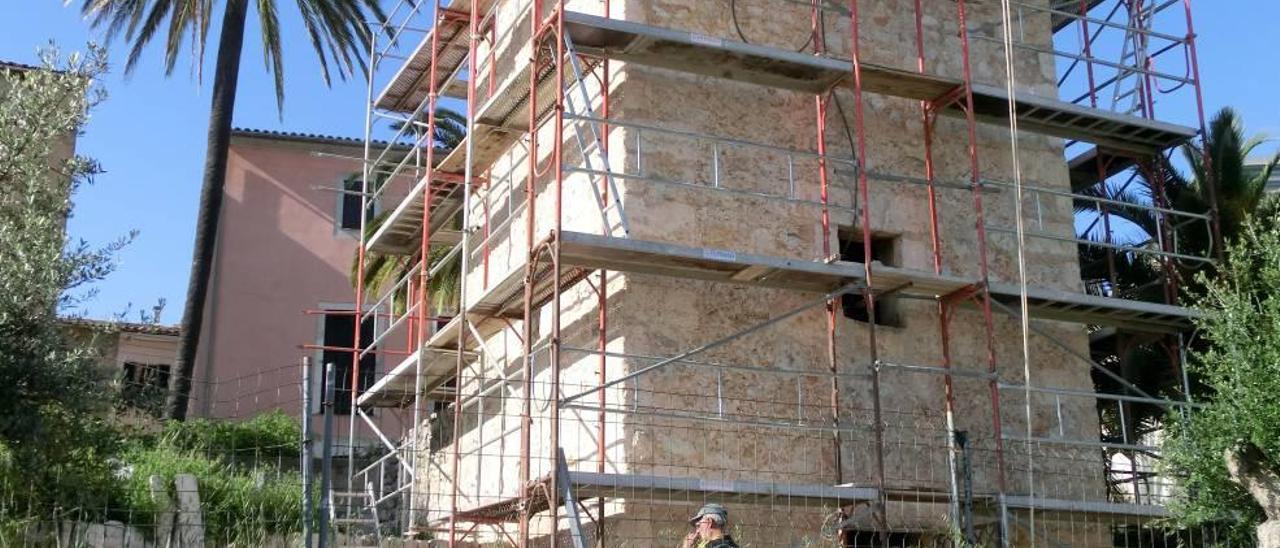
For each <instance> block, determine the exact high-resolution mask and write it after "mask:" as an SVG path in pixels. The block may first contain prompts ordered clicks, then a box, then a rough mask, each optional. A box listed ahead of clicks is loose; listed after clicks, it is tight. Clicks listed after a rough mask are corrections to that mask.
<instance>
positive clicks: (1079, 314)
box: [991, 283, 1202, 333]
mask: <svg viewBox="0 0 1280 548" xmlns="http://www.w3.org/2000/svg"><path fill="white" fill-rule="evenodd" d="M991 297H992V298H993V299H995V300H997V301H1000V302H1002V303H1004V304H1005V305H1006V306H1009V307H1010V308H1013V309H1017V308H1018V306H1019V303H1020V293H1019V291H1018V286H1017V285H1015V284H1010V283H992V284H991ZM1027 305H1028V308H1029V311H1030V314H1031V317H1032V318H1038V319H1044V320H1058V321H1065V322H1074V323H1083V324H1094V325H1107V326H1112V327H1118V328H1124V329H1129V330H1134V331H1141V332H1151V333H1173V332H1178V331H1184V330H1186V329H1189V328H1191V327H1192V320H1194V319H1196V318H1199V317H1201V316H1202V314H1201V313H1200V312H1198V311H1196V310H1195V309H1191V308H1186V307H1182V306H1172V305H1167V304H1160V303H1148V302H1143V301H1131V300H1126V299H1115V298H1111V297H1099V296H1096V295H1085V294H1081V293H1072V292H1069V291H1062V290H1057V289H1049V288H1044V287H1029V288H1027Z"/></svg>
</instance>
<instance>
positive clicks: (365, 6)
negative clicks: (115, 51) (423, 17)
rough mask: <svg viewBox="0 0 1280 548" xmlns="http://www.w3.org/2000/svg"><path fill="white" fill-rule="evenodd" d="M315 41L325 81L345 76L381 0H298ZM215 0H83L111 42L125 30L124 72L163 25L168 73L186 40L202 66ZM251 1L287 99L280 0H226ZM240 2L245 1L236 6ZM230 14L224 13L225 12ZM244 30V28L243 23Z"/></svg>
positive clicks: (361, 50) (358, 62) (359, 56)
mask: <svg viewBox="0 0 1280 548" xmlns="http://www.w3.org/2000/svg"><path fill="white" fill-rule="evenodd" d="M294 1H295V3H296V5H297V8H298V12H299V14H300V15H301V16H302V24H303V26H304V27H305V30H306V33H307V37H308V38H309V39H310V42H311V47H312V49H314V50H315V54H316V58H317V59H318V60H319V61H320V73H321V76H322V77H323V78H324V82H325V84H329V83H331V77H332V74H333V72H336V73H337V75H338V77H339V78H341V79H344V80H345V79H347V78H348V77H350V76H352V75H354V74H356V71H357V70H359V71H363V70H364V69H365V68H366V66H365V56H366V55H367V52H368V50H369V36H368V32H367V30H366V26H365V23H366V16H369V17H371V18H372V19H374V20H376V21H382V20H384V19H385V15H384V14H383V11H382V7H381V5H380V3H379V0H294ZM216 3H217V2H216V0H83V3H82V4H81V6H80V11H81V13H83V14H84V15H85V17H87V18H88V19H89V21H90V22H91V23H92V24H93V26H94V27H101V28H104V30H105V33H106V34H105V38H106V40H107V41H108V42H111V41H114V40H115V39H117V38H119V37H121V36H122V35H123V37H124V39H125V40H126V41H127V42H129V43H130V44H129V57H128V60H127V61H126V62H125V72H131V71H133V70H134V69H135V68H136V67H137V65H138V61H139V60H141V58H142V52H143V51H144V50H145V49H146V46H147V45H148V44H150V43H151V41H152V40H153V39H155V38H156V36H157V34H158V33H159V32H160V31H161V29H162V28H163V29H165V30H166V32H167V34H166V35H165V37H164V70H165V74H166V75H169V74H172V73H173V69H174V67H175V66H177V62H178V56H179V54H180V53H181V52H182V50H183V47H184V45H186V44H184V42H187V43H189V45H190V47H191V49H192V53H193V58H194V59H195V60H196V65H197V69H199V68H201V67H202V65H203V63H202V60H203V59H204V50H205V46H206V45H207V44H208V37H209V23H210V22H211V21H212V20H213V9H214V4H216ZM246 3H252V4H253V5H254V6H255V7H256V8H257V13H258V26H259V27H261V29H262V35H261V39H262V45H263V50H264V59H263V62H264V63H265V64H266V66H267V70H268V71H270V72H271V75H272V76H273V77H274V79H275V91H276V102H277V104H278V105H283V104H284V57H283V53H284V47H283V42H282V40H281V34H280V30H281V28H280V17H279V9H278V5H277V4H278V2H276V0H226V2H225V4H226V5H227V8H228V10H227V12H228V13H227V14H229V13H230V12H231V8H237V7H243V5H244V4H246ZM236 4H241V5H242V6H236ZM227 14H224V16H226V15H227ZM242 30H243V29H242Z"/></svg>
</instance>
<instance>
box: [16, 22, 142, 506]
mask: <svg viewBox="0 0 1280 548" xmlns="http://www.w3.org/2000/svg"><path fill="white" fill-rule="evenodd" d="M41 59H42V61H43V64H44V70H24V71H19V70H0V80H4V81H5V82H6V83H7V87H6V88H4V89H2V90H0V94H3V96H4V100H2V101H0V188H3V189H4V192H0V242H4V245H0V443H3V444H4V450H3V451H2V453H3V458H2V459H0V460H3V461H4V464H3V465H2V466H0V500H3V501H4V504H3V505H0V521H6V520H8V519H11V518H13V515H14V513H15V512H19V511H21V512H25V511H26V510H27V509H34V508H39V509H46V508H58V507H62V508H67V509H73V508H75V507H77V506H78V505H81V504H83V505H87V506H91V507H94V508H100V509H101V508H107V507H109V506H110V504H111V501H112V500H113V498H114V496H115V492H114V490H113V485H114V479H113V472H114V470H113V469H112V466H111V464H110V458H109V457H110V456H111V455H112V454H113V453H114V451H115V450H116V449H117V447H118V441H119V440H118V438H117V437H116V436H115V435H113V433H112V431H111V429H110V428H109V427H108V426H107V424H106V422H105V420H104V419H103V418H102V412H103V411H105V410H107V409H109V399H108V397H107V396H108V394H107V391H104V390H102V387H103V381H104V380H105V379H103V378H102V375H101V372H100V371H98V370H97V369H96V357H97V356H96V354H95V352H94V351H93V350H92V348H91V346H90V345H88V344H86V343H85V342H83V341H80V342H78V341H74V340H71V339H70V338H69V337H68V336H67V334H66V331H65V330H64V329H63V327H62V326H61V324H60V323H59V320H58V314H59V312H60V311H64V310H67V309H69V308H71V307H73V306H75V305H76V304H77V303H78V302H80V301H81V299H84V298H87V297H88V296H90V295H92V293H91V292H90V291H88V290H87V289H86V288H87V287H88V285H89V284H91V283H93V282H95V281H98V280H100V279H102V278H103V277H105V276H106V275H107V274H109V273H110V272H111V270H112V269H113V268H114V266H115V263H114V260H113V257H114V255H115V252H116V251H117V250H119V248H120V247H122V246H123V245H125V243H126V242H127V240H128V238H124V239H121V240H119V241H116V242H113V243H111V244H108V245H107V246H105V247H102V248H91V247H90V246H89V245H88V244H86V243H84V242H78V243H75V244H68V243H67V242H66V235H65V225H66V221H67V218H68V217H69V216H70V213H71V205H72V202H71V198H72V197H73V196H74V194H75V191H76V189H77V188H79V187H80V185H82V184H85V183H87V182H89V181H90V180H91V178H92V177H93V175H94V174H96V173H98V172H99V168H98V165H97V163H96V162H94V161H93V160H91V159H88V158H84V157H80V156H74V155H71V153H70V148H69V144H70V142H71V139H73V138H74V137H75V136H76V135H77V134H78V133H79V132H80V130H81V128H82V127H83V126H84V124H85V122H86V121H87V120H88V117H89V112H90V110H91V109H92V108H93V107H94V106H95V105H97V104H98V103H99V102H100V101H102V100H103V98H104V97H105V94H104V93H103V91H102V90H101V89H100V88H99V87H98V86H97V84H96V82H97V79H98V77H99V76H100V75H101V74H102V73H103V72H104V71H105V70H106V55H105V53H104V52H103V51H102V50H101V49H99V48H96V47H93V46H90V49H89V52H88V54H87V55H84V56H80V55H70V56H68V57H67V58H66V60H65V61H61V56H60V54H59V52H58V51H57V50H56V49H54V48H52V47H50V48H47V49H45V50H43V51H42V52H41ZM33 486H38V488H35V487H33Z"/></svg>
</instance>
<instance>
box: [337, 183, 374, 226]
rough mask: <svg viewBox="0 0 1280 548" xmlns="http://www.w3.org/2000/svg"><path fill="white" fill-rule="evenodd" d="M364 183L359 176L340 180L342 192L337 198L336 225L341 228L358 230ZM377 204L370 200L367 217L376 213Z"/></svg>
mask: <svg viewBox="0 0 1280 548" xmlns="http://www.w3.org/2000/svg"><path fill="white" fill-rule="evenodd" d="M363 189H364V185H363V184H362V183H361V182H360V177H358V176H352V177H348V178H347V179H346V180H344V181H342V194H341V198H339V200H338V227H339V228H341V229H343V230H360V204H361V203H362V202H364V196H363V193H364V190H363ZM376 205H377V204H376V202H374V201H370V202H369V205H368V207H367V213H366V215H367V216H368V218H369V219H373V217H374V215H375V214H376V213H377V208H376V207H375V206H376Z"/></svg>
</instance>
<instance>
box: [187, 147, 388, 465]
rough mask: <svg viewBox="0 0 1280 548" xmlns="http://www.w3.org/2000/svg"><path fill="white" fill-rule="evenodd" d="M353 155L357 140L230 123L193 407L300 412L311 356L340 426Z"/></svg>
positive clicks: (317, 392)
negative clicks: (331, 393) (332, 383)
mask: <svg viewBox="0 0 1280 548" xmlns="http://www.w3.org/2000/svg"><path fill="white" fill-rule="evenodd" d="M362 157H363V142H362V141H359V140H355V139H345V138H340V137H330V136H319V135H307V134H297V133H283V132H274V131H262V130H252V129H237V130H234V131H233V133H232V138H231V147H230V151H229V156H228V160H227V179H226V188H225V190H224V192H225V196H224V198H223V206H222V213H221V218H220V219H219V222H218V238H217V244H216V249H215V252H214V263H213V265H214V266H213V277H212V279H211V280H210V284H209V297H208V302H209V306H208V307H207V311H206V318H205V321H204V332H203V334H202V335H201V339H200V352H199V354H198V356H197V361H196V369H195V379H194V382H193V389H192V390H193V394H192V403H191V406H192V407H191V415H192V416H198V417H208V418H220V419H244V418H249V417H252V416H254V415H257V414H259V413H263V412H266V411H271V410H280V411H282V412H284V413H287V414H289V415H291V416H295V417H299V416H301V413H302V406H303V401H302V389H301V382H302V379H303V378H304V376H303V371H302V366H301V361H302V359H303V357H308V358H309V359H310V363H311V366H310V367H311V369H312V370H311V371H310V372H309V373H308V375H307V376H306V378H307V379H308V382H309V386H308V387H307V390H308V391H309V392H310V394H309V395H310V409H309V412H310V413H311V414H313V415H316V414H319V413H320V412H321V403H320V401H321V396H322V387H323V383H324V379H323V376H324V368H323V366H322V365H321V364H324V363H333V364H334V366H335V369H336V371H337V376H336V377H337V378H336V386H337V398H336V400H335V401H336V403H335V412H336V414H337V415H338V418H337V421H336V424H337V426H336V428H338V429H339V430H342V429H346V428H347V427H348V422H347V419H348V418H349V415H350V413H349V410H350V403H349V401H350V391H349V386H350V372H351V363H352V355H351V352H350V351H349V350H346V351H340V350H336V349H341V348H350V347H352V345H353V344H354V337H355V324H354V321H355V316H354V313H353V310H354V299H353V298H352V285H351V281H350V273H351V263H352V261H353V260H354V257H355V252H356V248H357V245H358V242H359V239H360V237H359V232H360V222H361V209H360V208H361V207H362V206H361V204H362V199H361V196H360V193H359V174H360V172H361V168H360V166H361V163H360V162H361V158H362ZM377 211H378V205H377V204H372V205H370V206H369V212H370V213H376V212H377ZM362 363H363V364H365V365H366V368H365V373H364V375H365V380H364V382H366V383H367V382H368V379H369V378H370V377H371V376H372V375H374V374H375V372H376V370H377V368H378V367H380V366H381V364H382V359H381V358H378V357H374V356H373V355H372V354H371V355H369V356H367V357H366V358H365V359H364V360H363V362H362ZM378 420H384V419H383V418H382V417H379V418H378ZM386 420H393V419H386ZM315 422H316V423H317V425H318V423H319V422H320V421H315ZM371 442H373V440H370V439H363V440H360V442H359V443H360V444H367V443H371ZM345 450H346V446H345V445H344V446H343V447H340V448H338V451H340V452H344V451H345Z"/></svg>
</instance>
